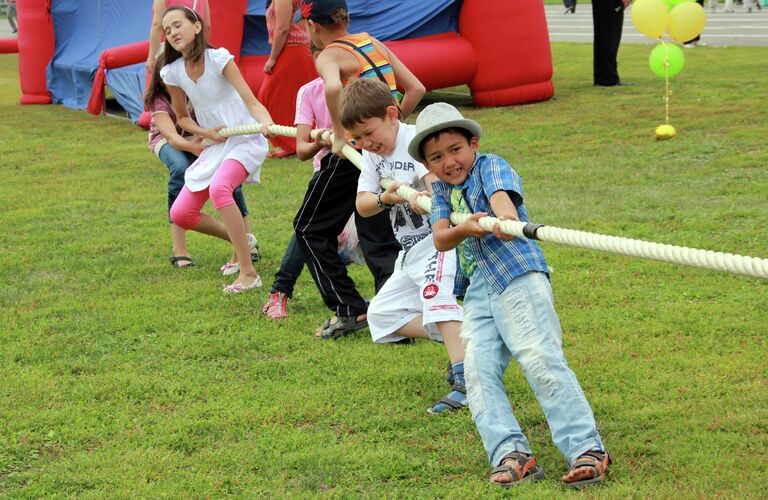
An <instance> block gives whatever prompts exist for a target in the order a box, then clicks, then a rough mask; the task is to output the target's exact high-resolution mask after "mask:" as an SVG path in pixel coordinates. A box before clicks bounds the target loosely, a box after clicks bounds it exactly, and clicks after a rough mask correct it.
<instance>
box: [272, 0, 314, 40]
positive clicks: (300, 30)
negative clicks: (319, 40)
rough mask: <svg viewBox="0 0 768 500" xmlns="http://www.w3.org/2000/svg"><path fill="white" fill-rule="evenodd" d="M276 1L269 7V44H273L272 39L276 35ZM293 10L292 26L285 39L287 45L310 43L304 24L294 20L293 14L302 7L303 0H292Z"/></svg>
mask: <svg viewBox="0 0 768 500" xmlns="http://www.w3.org/2000/svg"><path fill="white" fill-rule="evenodd" d="M275 1H277V0H273V2H272V3H271V4H270V5H269V8H268V9H267V13H266V16H267V33H269V44H270V45H272V39H273V38H274V37H275V24H276V22H277V20H276V18H275ZM292 1H293V10H292V11H291V27H290V29H289V30H288V37H287V38H286V39H285V44H286V45H309V36H308V35H307V32H306V31H304V26H302V25H300V24H298V23H294V22H293V14H295V13H296V11H297V10H299V8H300V7H301V0H292Z"/></svg>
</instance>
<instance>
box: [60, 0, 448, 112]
mask: <svg viewBox="0 0 768 500" xmlns="http://www.w3.org/2000/svg"><path fill="white" fill-rule="evenodd" d="M217 1H222V0H217ZM224 1H225V0H224ZM347 3H348V5H349V9H350V14H351V16H352V23H351V24H350V29H349V30H350V32H352V33H358V32H363V31H367V32H368V33H370V34H371V35H373V36H375V37H376V38H379V39H380V40H401V39H405V38H417V37H422V36H428V35H433V34H437V33H445V32H449V31H457V30H458V19H459V12H460V10H461V3H462V2H461V0H409V1H407V2H404V1H402V0H377V1H373V0H347ZM264 11H265V1H264V0H249V1H248V12H247V15H246V18H245V28H244V31H243V44H242V48H241V54H242V55H245V56H248V55H264V54H269V50H270V47H269V42H268V37H267V28H266V21H265V17H264ZM51 15H52V16H53V25H54V32H55V36H56V42H55V48H54V55H53V58H52V59H51V62H50V64H49V65H48V68H47V81H48V89H49V90H50V92H51V94H52V95H53V101H54V102H55V103H59V104H63V105H65V106H68V107H70V108H76V109H85V108H86V107H87V105H88V97H89V96H90V92H91V87H92V85H93V78H94V74H95V72H96V69H97V68H98V65H99V56H100V55H101V52H102V51H103V50H105V49H108V48H111V47H117V46H120V45H126V44H129V43H135V42H140V41H142V40H146V39H147V36H148V32H149V24H150V23H151V22H152V0H51ZM144 71H145V70H144V65H143V64H135V65H132V66H127V67H125V68H119V69H113V70H109V71H107V84H108V85H109V88H110V90H111V92H112V94H113V95H114V96H115V98H116V99H117V101H118V102H119V103H120V105H121V106H123V108H125V110H126V111H127V112H128V114H129V115H130V117H131V119H132V120H133V121H136V120H137V119H138V118H139V115H140V114H141V111H142V109H143V107H144V105H143V102H142V95H143V93H144Z"/></svg>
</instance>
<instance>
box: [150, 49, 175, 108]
mask: <svg viewBox="0 0 768 500" xmlns="http://www.w3.org/2000/svg"><path fill="white" fill-rule="evenodd" d="M163 66H165V52H161V53H160V54H158V55H157V58H156V59H155V65H154V66H153V67H152V76H151V78H150V79H149V85H147V91H146V92H144V106H146V108H147V109H149V110H151V109H152V105H153V104H154V102H155V98H156V97H157V96H163V97H165V98H166V99H168V100H169V101H170V100H171V96H170V94H168V89H167V88H166V87H165V83H163V79H162V78H160V70H161V69H162V68H163Z"/></svg>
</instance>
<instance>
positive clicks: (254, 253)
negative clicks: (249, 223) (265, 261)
mask: <svg viewBox="0 0 768 500" xmlns="http://www.w3.org/2000/svg"><path fill="white" fill-rule="evenodd" d="M248 251H249V252H251V262H256V261H257V260H259V259H261V252H259V242H258V241H257V240H256V236H254V235H253V234H251V233H248Z"/></svg>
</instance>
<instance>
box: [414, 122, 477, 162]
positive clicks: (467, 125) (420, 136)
mask: <svg viewBox="0 0 768 500" xmlns="http://www.w3.org/2000/svg"><path fill="white" fill-rule="evenodd" d="M447 128H463V129H464V130H467V131H469V133H471V134H472V135H473V136H475V137H480V136H481V135H482V133H483V128H482V127H481V126H480V124H479V123H477V122H476V121H474V120H467V119H466V118H464V119H461V120H448V121H445V122H441V123H436V124H435V125H432V126H431V127H427V128H425V129H424V130H422V131H420V132H418V133H417V134H416V135H415V136H413V139H411V142H410V143H409V144H408V154H409V155H411V157H412V158H413V159H414V160H418V161H420V162H421V163H425V161H424V157H423V156H422V154H421V151H419V150H420V149H421V148H420V147H419V146H420V145H421V141H423V140H424V139H425V138H426V137H427V136H428V135H431V134H434V133H435V132H438V131H440V130H445V129H447Z"/></svg>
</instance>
